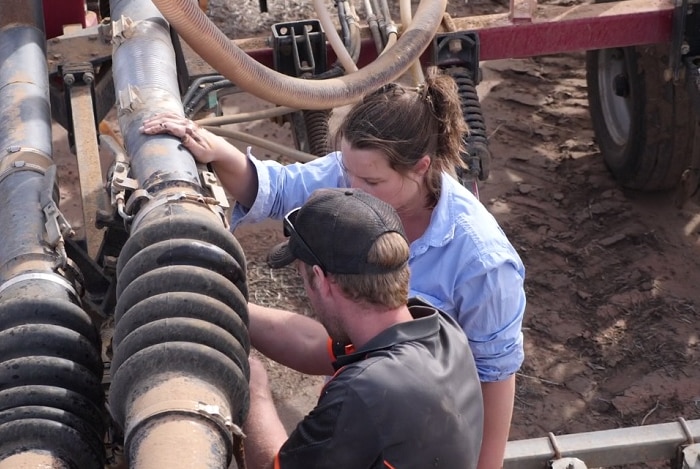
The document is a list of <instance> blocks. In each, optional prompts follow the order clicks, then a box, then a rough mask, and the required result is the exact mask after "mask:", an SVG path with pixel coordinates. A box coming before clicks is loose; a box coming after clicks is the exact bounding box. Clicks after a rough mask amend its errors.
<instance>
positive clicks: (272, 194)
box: [231, 148, 344, 229]
mask: <svg viewBox="0 0 700 469" xmlns="http://www.w3.org/2000/svg"><path fill="white" fill-rule="evenodd" d="M339 158H340V154H339V153H331V154H329V155H327V156H323V157H321V158H317V159H315V160H313V161H310V162H308V163H294V164H287V165H283V164H281V163H278V162H276V161H271V160H265V161H261V160H258V159H257V158H255V157H254V156H253V155H252V154H251V152H250V148H248V159H249V160H250V162H251V163H252V164H253V167H254V168H255V171H256V173H257V175H258V192H257V194H256V196H255V202H254V203H253V205H252V206H251V207H244V206H242V205H241V204H239V203H236V204H235V205H234V207H233V210H232V213H231V227H232V228H233V229H235V228H236V227H237V226H238V225H240V224H244V223H256V222H260V221H263V220H265V219H267V218H276V219H279V218H282V217H283V216H284V215H285V214H286V213H287V212H289V211H290V210H292V209H294V208H297V207H299V206H301V205H302V204H303V203H304V202H305V201H306V199H308V197H309V196H310V195H311V193H312V192H313V191H315V190H316V189H320V188H323V187H344V175H343V170H342V166H341V165H340V161H339Z"/></svg>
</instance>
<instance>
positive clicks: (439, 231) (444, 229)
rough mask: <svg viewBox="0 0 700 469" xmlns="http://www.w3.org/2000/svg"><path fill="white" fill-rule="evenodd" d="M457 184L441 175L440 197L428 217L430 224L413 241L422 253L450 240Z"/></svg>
mask: <svg viewBox="0 0 700 469" xmlns="http://www.w3.org/2000/svg"><path fill="white" fill-rule="evenodd" d="M458 184H459V182H458V181H457V180H456V179H455V178H453V177H452V176H450V175H449V174H447V173H442V178H441V180H440V197H438V201H437V204H436V205H435V208H434V209H433V213H432V215H430V224H429V225H428V229H426V230H425V233H423V236H421V237H420V238H418V239H417V240H416V241H414V244H415V246H416V248H417V249H419V250H421V251H424V250H426V249H427V248H428V247H429V246H434V247H440V246H443V245H445V244H447V243H448V242H450V241H451V240H452V238H454V233H455V220H456V219H457V213H455V192H456V191H457V188H456V185H458Z"/></svg>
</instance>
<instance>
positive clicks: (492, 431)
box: [477, 375, 515, 469]
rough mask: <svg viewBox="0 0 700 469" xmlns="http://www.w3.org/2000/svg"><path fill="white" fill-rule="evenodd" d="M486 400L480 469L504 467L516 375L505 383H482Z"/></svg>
mask: <svg viewBox="0 0 700 469" xmlns="http://www.w3.org/2000/svg"><path fill="white" fill-rule="evenodd" d="M481 393H482V395H483V398H484V437H483V440H482V442H481V454H480V455H479V465H478V466H477V467H478V469H498V468H501V467H503V457H504V455H505V451H506V443H507V442H508V433H509V431H510V421H511V419H512V417H513V401H514V399H515V375H512V376H510V377H509V378H508V379H505V380H503V381H496V382H492V383H481Z"/></svg>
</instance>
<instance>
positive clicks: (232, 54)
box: [153, 0, 447, 110]
mask: <svg viewBox="0 0 700 469" xmlns="http://www.w3.org/2000/svg"><path fill="white" fill-rule="evenodd" d="M153 3H154V4H155V5H156V6H157V7H158V9H159V10H160V11H161V12H162V13H163V16H164V17H165V18H166V19H167V20H168V22H170V24H171V25H172V26H173V27H174V28H175V29H176V30H177V32H178V34H180V36H182V38H183V39H184V40H185V41H186V42H187V43H188V44H189V45H190V46H191V47H192V49H193V50H194V51H195V52H197V53H198V54H199V55H200V56H201V57H202V58H203V59H204V60H205V61H206V62H207V63H208V64H209V65H211V66H212V67H213V68H214V69H216V70H217V71H218V72H219V73H221V74H222V75H224V76H225V77H226V78H228V79H229V80H231V81H232V82H234V83H235V84H236V85H238V86H239V87H240V88H241V89H243V90H245V91H247V92H249V93H251V94H253V95H255V96H258V97H260V98H262V99H265V100H267V101H270V102H272V103H276V104H280V105H283V106H289V107H293V108H296V109H318V110H323V109H330V108H334V107H338V106H342V105H345V104H350V103H352V102H355V101H357V100H359V99H360V98H361V97H362V96H363V95H364V94H366V93H367V92H368V91H370V90H373V89H375V88H378V87H379V86H381V85H383V84H386V83H388V82H390V81H393V80H396V79H397V78H399V77H400V76H401V75H402V74H403V73H404V72H405V71H406V70H408V68H409V67H410V66H411V64H413V63H414V62H415V61H416V60H418V58H419V56H420V54H421V53H422V52H423V51H424V50H425V49H426V48H427V47H428V45H429V44H430V43H431V41H432V40H433V36H434V35H435V32H436V31H437V29H438V27H439V26H440V23H441V21H442V16H443V14H444V12H445V8H446V6H447V0H422V1H421V3H420V4H419V5H418V9H417V11H416V14H415V16H414V19H413V21H412V22H411V24H410V25H409V26H407V27H406V29H405V30H404V31H403V33H402V34H401V37H400V38H399V40H398V41H397V42H396V44H395V45H394V47H392V48H391V49H390V50H389V51H387V52H386V53H384V54H382V55H381V56H380V57H378V58H377V59H376V60H375V61H374V62H372V63H371V64H370V65H368V66H366V67H364V68H362V69H361V70H359V71H358V72H355V73H352V74H349V75H345V76H342V77H338V78H331V79H327V80H323V81H312V80H303V79H299V78H293V77H290V76H287V75H283V74H281V73H278V72H275V71H274V70H270V69H268V68H267V67H265V66H263V65H261V64H260V63H258V62H256V61H255V60H253V59H252V58H250V57H249V56H248V55H247V54H246V53H245V52H244V51H243V50H241V49H240V48H239V47H237V46H236V45H235V44H234V43H233V42H232V41H230V40H229V39H228V38H227V37H226V36H225V35H224V34H223V33H222V32H221V31H220V30H219V29H218V28H217V27H216V26H215V25H214V23H212V22H211V21H210V20H209V18H207V16H206V15H205V14H204V13H203V12H202V11H201V9H200V8H199V7H198V6H197V4H196V3H195V2H193V1H192V0H154V2H153Z"/></svg>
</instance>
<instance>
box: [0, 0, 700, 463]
mask: <svg viewBox="0 0 700 469" xmlns="http://www.w3.org/2000/svg"><path fill="white" fill-rule="evenodd" d="M410 3H411V2H410V1H402V2H401V22H400V23H401V24H397V23H394V22H393V20H392V19H391V15H390V14H389V10H388V6H387V2H386V1H381V0H367V1H366V2H365V9H366V10H367V11H366V13H368V15H367V18H366V19H367V21H366V24H365V23H363V22H361V21H359V17H358V15H357V12H356V11H355V9H354V7H353V6H352V4H351V3H349V2H347V1H336V2H335V9H336V10H337V13H338V18H337V23H329V17H330V16H329V14H328V11H326V10H325V6H324V4H323V1H318V0H314V6H315V7H316V12H317V13H318V16H319V18H318V19H311V20H304V21H295V22H288V23H280V24H275V25H273V26H272V33H271V34H270V35H268V36H264V37H252V38H246V39H240V40H229V39H227V38H226V37H225V36H224V35H223V33H221V31H219V30H218V29H217V28H216V27H215V26H214V25H213V23H211V21H209V19H208V18H207V16H206V13H205V10H206V4H205V3H204V2H201V1H200V2H196V1H194V0H154V1H153V2H152V1H151V0H111V2H106V1H88V2H85V1H84V0H70V1H68V0H67V1H63V2H60V3H59V2H53V1H50V0H45V1H44V2H42V1H39V0H28V1H27V0H0V115H1V116H2V119H0V151H1V153H0V200H1V201H2V204H0V226H1V227H2V229H3V235H2V238H3V242H2V243H0V469H4V468H16V467H55V468H65V469H68V468H80V469H92V468H96V469H97V468H103V467H118V466H120V465H121V466H122V467H123V466H124V465H125V464H128V466H129V467H132V468H139V469H142V468H156V467H157V468H160V467H172V468H175V467H187V468H193V469H197V468H227V467H230V466H232V465H233V464H234V462H233V461H234V460H235V461H236V463H235V464H238V466H239V467H242V466H243V460H242V457H241V441H242V438H243V434H242V432H241V428H240V426H241V424H242V422H243V420H244V418H245V416H246V412H247V405H248V388H247V379H248V364H247V356H248V353H249V351H250V342H249V338H248V334H247V320H248V318H247V296H248V286H247V283H246V270H245V268H246V266H245V255H244V252H243V250H242V249H241V247H240V245H239V244H238V242H237V241H236V239H235V237H234V236H233V235H232V234H231V233H230V231H229V230H228V224H227V219H226V209H227V208H228V201H227V198H226V194H225V193H224V191H223V189H222V187H221V185H220V184H219V182H218V180H217V177H216V174H214V173H213V172H212V171H210V170H209V168H207V167H206V166H204V165H199V164H197V163H196V162H195V161H194V160H193V158H192V157H191V155H190V154H189V153H188V152H187V151H186V150H185V149H183V148H182V146H181V145H180V144H179V142H178V141H177V140H176V139H174V138H172V137H168V136H145V135H143V134H142V133H141V132H140V131H139V128H140V126H141V123H142V122H143V120H144V119H146V118H148V117H149V116H151V115H153V114H154V113H156V112H174V113H179V114H182V115H188V116H192V117H194V116H196V115H200V114H215V116H214V117H208V118H207V119H204V120H202V121H201V122H202V125H209V126H212V127H211V128H212V129H213V130H214V131H218V132H220V133H223V134H224V135H226V134H225V133H224V132H225V131H222V130H218V128H217V127H215V126H216V125H219V124H225V123H234V122H238V121H239V120H240V119H243V117H241V116H227V115H222V114H221V107H220V99H221V98H222V97H223V96H225V95H228V94H231V93H236V92H239V91H246V92H249V93H251V94H254V95H255V96H258V97H259V98H261V99H263V100H266V101H268V102H270V103H272V104H274V105H275V106H274V107H272V108H270V109H266V110H263V111H260V112H257V113H252V115H249V116H245V118H246V119H251V118H270V117H277V118H279V119H282V120H285V121H288V122H290V123H291V128H292V129H293V134H294V138H295V142H296V148H295V149H289V150H285V149H282V148H279V147H272V149H273V150H275V151H280V152H284V153H285V154H286V156H289V157H290V158H292V159H296V160H299V161H308V160H310V159H312V158H315V157H317V156H319V155H322V154H324V153H325V152H326V151H327V148H326V136H327V131H328V127H327V126H328V111H329V110H330V109H332V108H334V107H337V106H341V105H344V104H349V103H351V102H353V101H355V100H356V99H358V98H359V97H360V96H362V94H363V93H365V92H367V91H368V90H370V89H372V88H374V87H377V86H380V85H382V84H385V83H387V82H389V81H392V80H395V79H398V78H399V77H409V78H410V79H413V80H416V81H418V80H420V76H421V74H422V67H423V66H425V65H428V64H433V65H437V66H439V67H441V68H443V69H444V70H445V71H446V72H447V73H450V74H451V75H452V76H454V78H455V80H456V82H457V83H458V86H459V88H460V95H461V97H462V99H463V109H464V117H465V120H467V122H468V123H469V125H470V128H471V133H470V134H469V135H468V136H465V139H466V147H467V150H468V151H467V152H466V153H465V154H464V158H465V161H466V163H467V167H468V169H467V170H465V171H463V172H462V173H461V174H460V178H461V179H462V181H463V183H464V184H465V185H467V186H468V187H470V188H471V189H472V190H474V191H475V192H476V191H478V181H479V180H483V179H485V178H487V177H488V173H489V167H490V165H489V163H490V158H491V155H490V152H489V149H488V139H487V134H486V129H485V124H484V119H483V115H482V114H481V108H480V105H479V100H478V94H477V91H476V85H477V84H478V82H479V78H480V72H479V63H480V62H481V61H485V60H494V59H499V58H515V57H529V56H535V55H545V54H554V53H561V52H569V51H588V52H587V65H586V67H587V80H588V86H589V101H590V109H591V114H592V120H593V124H594V130H595V134H596V138H597V140H598V144H599V146H600V148H601V153H602V154H603V157H604V159H605V162H606V165H607V166H608V168H609V169H610V171H611V172H612V174H613V175H614V176H615V178H616V179H617V180H618V181H619V182H620V184H622V185H623V186H625V187H628V188H631V189H637V190H652V191H653V190H669V189H673V190H676V191H678V192H679V194H680V200H681V201H683V200H687V199H688V198H690V197H692V196H693V195H694V194H695V193H696V192H697V189H698V185H699V183H700V156H699V155H700V146H699V145H700V132H698V116H700V113H699V112H698V111H699V110H700V95H699V90H700V18H698V15H697V14H696V12H695V10H694V9H695V6H696V3H694V2H691V1H688V0H679V2H678V3H673V2H671V1H669V0H622V1H618V2H606V3H594V4H587V5H579V6H572V7H558V6H544V5H537V3H536V2H535V1H533V0H512V1H511V5H510V11H509V12H508V13H502V14H493V15H484V16H475V17H465V18H452V17H449V16H447V15H445V14H444V12H445V7H446V4H447V2H446V1H445V0H422V1H421V2H420V3H419V5H418V6H417V9H416V10H415V11H411V5H410ZM266 8H267V3H266V1H265V0H260V10H261V12H262V11H264V10H265V9H266ZM371 10H372V11H371ZM336 24H339V25H340V26H339V28H338V30H336ZM113 110H116V116H117V121H118V126H119V132H118V135H117V133H114V132H110V131H109V130H108V128H107V127H106V126H104V125H102V123H103V120H104V119H105V118H106V117H107V115H108V114H109V113H110V112H111V111H113ZM54 122H55V123H58V124H60V126H61V127H63V128H64V129H65V130H66V131H67V132H68V139H69V142H70V145H71V148H72V150H73V153H74V154H75V157H76V163H77V166H78V172H79V184H80V193H81V206H82V217H83V220H82V222H83V226H84V230H83V231H84V234H83V235H82V236H77V235H76V234H75V232H74V231H73V229H72V228H71V226H70V223H69V221H68V220H67V218H66V217H65V216H64V214H63V213H62V212H61V210H60V209H59V203H58V202H59V195H58V187H59V186H58V183H59V181H60V180H61V177H62V174H61V173H60V172H59V170H58V167H57V166H56V164H55V162H54V160H53V149H52V132H53V130H52V128H53V127H52V124H53V123H54ZM229 136H230V134H229ZM235 137H236V138H239V139H242V140H244V141H246V139H247V141H252V142H254V143H255V144H259V145H263V146H265V145H270V144H269V143H268V142H261V141H259V140H253V138H252V137H250V136H246V135H244V134H235ZM101 153H102V154H104V153H107V154H108V155H109V156H110V158H109V159H110V163H109V168H108V170H107V171H105V169H106V168H103V167H102V165H101V160H102V158H101ZM103 174H106V177H103ZM698 439H700V421H698V420H693V421H686V420H684V419H682V418H681V419H679V420H678V421H677V422H670V423H667V424H662V425H650V426H646V427H637V428H627V429H617V430H610V431H606V432H593V433H588V434H578V435H564V436H556V437H555V436H554V435H552V434H550V435H548V436H547V437H546V438H540V439H535V440H523V441H514V442H510V443H509V446H508V449H507V454H506V462H505V465H506V467H514V468H515V467H517V468H524V469H528V468H541V467H570V468H579V467H586V464H588V465H592V466H602V465H611V464H634V463H638V462H646V461H652V460H659V459H665V460H669V461H672V464H673V465H674V467H678V468H682V467H683V468H685V467H688V468H696V467H700V466H699V464H700V463H698V456H697V455H698V452H700V448H699V447H698V444H697V443H695V442H696V441H697V440H698Z"/></svg>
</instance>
